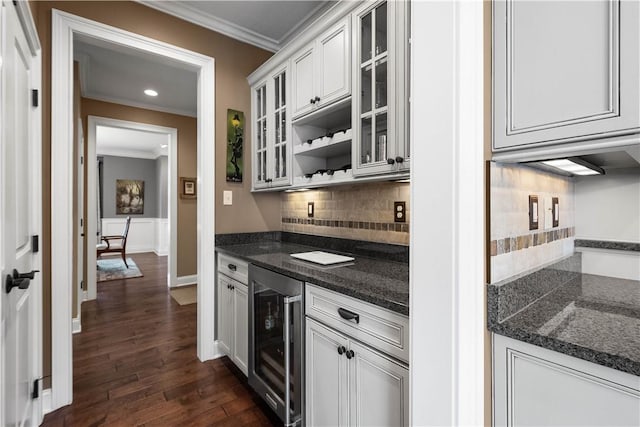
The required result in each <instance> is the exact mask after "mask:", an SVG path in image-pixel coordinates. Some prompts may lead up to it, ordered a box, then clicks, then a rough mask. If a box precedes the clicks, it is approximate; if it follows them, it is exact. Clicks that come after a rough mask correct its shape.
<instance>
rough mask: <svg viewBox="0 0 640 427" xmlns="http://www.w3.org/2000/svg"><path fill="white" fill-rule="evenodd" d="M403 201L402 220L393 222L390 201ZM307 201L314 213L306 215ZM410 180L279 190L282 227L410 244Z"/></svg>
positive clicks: (299, 231)
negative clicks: (405, 210)
mask: <svg viewBox="0 0 640 427" xmlns="http://www.w3.org/2000/svg"><path fill="white" fill-rule="evenodd" d="M394 201H398V202H406V209H407V218H406V222H405V223H395V222H394V218H393V202H394ZM308 202H313V203H314V209H315V212H314V217H313V221H310V219H309V217H308V216H307V206H308ZM410 210H411V209H410V204H409V184H406V183H398V182H379V183H361V184H356V185H343V186H336V187H329V188H321V189H318V190H312V191H302V192H293V193H282V231H291V232H296V233H304V234H315V235H319V236H330V237H341V238H344V239H355V240H367V241H371V242H382V243H394V244H400V245H405V246H408V245H409V211H410Z"/></svg>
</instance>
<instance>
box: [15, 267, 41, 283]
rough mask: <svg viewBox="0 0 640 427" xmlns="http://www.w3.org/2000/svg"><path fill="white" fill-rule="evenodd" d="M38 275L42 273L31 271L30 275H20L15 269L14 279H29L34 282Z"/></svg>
mask: <svg viewBox="0 0 640 427" xmlns="http://www.w3.org/2000/svg"><path fill="white" fill-rule="evenodd" d="M36 273H40V270H31V271H30V272H28V273H19V272H18V270H16V269H15V268H14V269H13V278H14V279H29V280H33V279H34V277H35V276H36Z"/></svg>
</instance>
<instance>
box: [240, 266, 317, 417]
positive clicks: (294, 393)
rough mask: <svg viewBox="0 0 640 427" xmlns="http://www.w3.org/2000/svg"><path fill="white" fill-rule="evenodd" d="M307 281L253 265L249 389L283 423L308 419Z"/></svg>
mask: <svg viewBox="0 0 640 427" xmlns="http://www.w3.org/2000/svg"><path fill="white" fill-rule="evenodd" d="M303 364H304V282H302V281H299V280H295V279H292V278H290V277H287V276H283V275H281V274H278V273H274V272H273V271H270V270H266V269H264V268H260V267H256V266H254V265H252V264H250V265H249V384H250V385H251V387H253V388H254V390H255V391H256V392H257V393H258V394H260V395H261V396H262V398H263V399H264V400H265V401H266V402H267V404H268V405H269V406H271V407H272V408H273V410H274V411H275V412H276V413H277V414H278V416H279V417H280V418H281V419H282V421H283V422H284V425H285V426H300V425H302V416H303V414H304V410H303V406H304V404H303V403H304V402H303V396H304V393H303V387H304V380H303V375H304V365H303Z"/></svg>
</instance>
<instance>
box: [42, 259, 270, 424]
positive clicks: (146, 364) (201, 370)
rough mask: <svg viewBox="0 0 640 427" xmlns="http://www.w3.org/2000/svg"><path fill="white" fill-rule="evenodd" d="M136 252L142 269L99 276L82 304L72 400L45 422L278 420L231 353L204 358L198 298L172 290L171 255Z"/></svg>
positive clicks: (180, 422) (253, 422) (136, 422)
mask: <svg viewBox="0 0 640 427" xmlns="http://www.w3.org/2000/svg"><path fill="white" fill-rule="evenodd" d="M131 257H132V258H133V259H134V261H135V262H136V264H138V267H139V268H140V270H141V271H142V273H143V274H144V277H140V278H135V279H127V280H115V281H110V282H102V283H99V284H98V298H97V300H96V301H91V302H85V303H83V304H82V332H81V333H79V334H75V335H74V336H73V404H72V405H69V406H66V407H64V408H61V409H59V410H57V411H55V412H53V413H51V414H48V415H47V416H46V417H45V419H44V424H43V425H45V426H83V427H84V426H103V425H104V426H106V425H113V426H140V425H145V426H209V425H210V426H245V425H246V426H275V425H279V424H280V423H279V422H278V419H277V417H276V416H275V414H273V412H271V411H270V410H269V409H268V408H267V407H266V406H265V405H264V403H263V402H262V400H261V399H260V398H259V397H258V396H257V395H256V394H255V393H254V392H253V391H252V390H251V389H250V388H249V386H248V385H247V381H246V378H245V377H244V375H242V373H241V372H240V371H239V370H238V369H237V368H236V367H235V365H233V363H232V362H231V361H230V360H229V359H227V358H226V357H225V358H222V359H217V360H213V361H208V362H205V363H201V362H200V361H198V358H197V357H196V304H190V305H185V306H180V305H178V304H177V303H176V302H175V301H174V300H173V299H172V298H171V296H170V295H169V291H168V289H167V287H166V276H167V258H166V257H158V256H156V255H155V254H153V253H151V254H134V255H131ZM280 425H281V424H280Z"/></svg>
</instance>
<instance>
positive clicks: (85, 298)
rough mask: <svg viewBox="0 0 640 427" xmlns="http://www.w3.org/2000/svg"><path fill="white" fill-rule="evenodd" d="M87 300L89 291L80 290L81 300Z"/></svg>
mask: <svg viewBox="0 0 640 427" xmlns="http://www.w3.org/2000/svg"><path fill="white" fill-rule="evenodd" d="M85 301H89V292H88V291H82V302H85Z"/></svg>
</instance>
